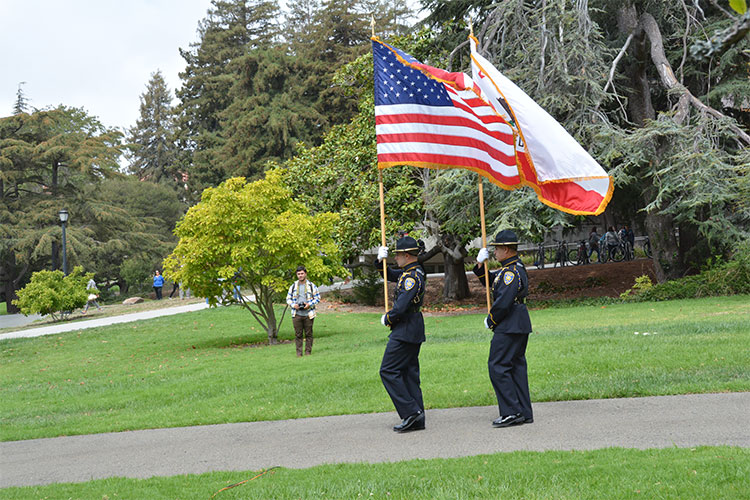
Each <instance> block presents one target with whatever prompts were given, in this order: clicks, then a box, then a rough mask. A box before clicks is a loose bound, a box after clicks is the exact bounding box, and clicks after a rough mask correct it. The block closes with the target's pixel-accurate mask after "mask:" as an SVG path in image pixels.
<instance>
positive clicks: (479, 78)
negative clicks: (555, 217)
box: [469, 36, 614, 215]
mask: <svg viewBox="0 0 750 500" xmlns="http://www.w3.org/2000/svg"><path fill="white" fill-rule="evenodd" d="M469 38H470V41H471V69H472V75H473V80H474V82H475V83H476V84H477V86H478V87H479V88H480V89H481V91H482V94H483V97H484V98H485V99H486V100H487V101H488V102H489V103H490V105H491V106H492V107H493V108H495V111H496V112H497V113H498V114H499V115H500V116H502V117H503V118H504V119H505V120H506V121H507V122H508V124H510V126H511V127H512V128H513V130H514V132H515V135H516V159H517V164H518V171H519V174H520V176H521V181H522V183H523V184H525V185H527V186H530V187H531V188H532V189H534V191H536V194H537V197H538V198H539V200H540V201H541V202H542V203H544V204H545V205H549V206H550V207H552V208H556V209H558V210H562V211H563V212H567V213H571V214H577V215H599V214H600V213H602V212H603V211H604V209H605V208H606V207H607V203H609V200H610V199H611V198H612V191H613V189H614V186H613V183H612V178H611V177H610V176H608V175H607V173H606V172H605V171H604V169H603V168H602V167H601V165H599V163H597V161H596V160H594V159H593V158H592V157H591V155H590V154H589V153H588V152H587V151H586V150H585V149H583V147H581V145H580V144H578V142H576V140H575V139H573V137H572V136H571V135H570V134H569V133H568V132H567V131H566V130H565V129H564V128H563V127H562V125H560V124H559V123H558V122H557V120H555V119H554V118H552V116H550V115H549V113H547V112H546V111H545V110H544V109H542V107H541V106H539V105H538V104H537V103H536V102H534V100H532V99H531V98H530V97H529V96H528V95H526V93H524V91H523V90H521V89H520V88H518V87H517V86H516V84H514V83H513V82H511V81H510V80H509V79H507V78H506V77H505V76H503V74H502V73H500V72H499V71H498V70H497V69H495V67H494V66H492V64H490V62H489V61H487V60H486V59H485V58H484V57H482V56H481V55H480V54H479V52H477V40H476V38H474V37H473V36H472V37H469Z"/></svg>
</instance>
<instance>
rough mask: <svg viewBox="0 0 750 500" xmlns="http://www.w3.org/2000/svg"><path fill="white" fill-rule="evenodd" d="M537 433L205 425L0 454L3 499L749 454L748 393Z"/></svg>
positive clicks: (341, 421)
mask: <svg viewBox="0 0 750 500" xmlns="http://www.w3.org/2000/svg"><path fill="white" fill-rule="evenodd" d="M534 410H535V415H534V418H535V423H533V424H525V425H521V426H517V427H510V428H506V429H493V428H492V427H491V426H490V422H491V420H492V419H493V418H495V417H497V408H496V407H473V408H451V409H444V410H428V411H427V429H426V430H424V431H419V432H413V433H407V434H396V433H395V432H393V431H392V430H391V426H393V425H394V424H395V423H397V421H398V418H397V417H396V414H395V413H373V414H364V415H343V416H334V417H319V418H306V419H297V420H281V421H273V422H250V423H239V424H224V425H206V426H199V427H182V428H173V429H153V430H144V431H132V432H118V433H109V434H94V435H87V436H70V437H60V438H50V439H35V440H29V441H13V442H5V443H0V472H1V474H0V487H8V486H27V485H41V484H49V483H56V482H80V481H88V480H91V479H99V478H106V477H113V476H121V477H133V478H147V477H151V476H172V475H177V474H192V473H202V472H209V471H221V470H227V471H242V470H258V469H262V468H266V467H271V466H274V465H280V466H283V467H291V468H305V467H312V466H314V465H319V464H326V463H342V462H370V463H372V462H389V461H398V460H409V459H415V458H435V457H463V456H472V455H479V454H484V453H496V452H509V451H515V450H539V451H543V450H573V449H579V450H591V449H598V448H605V447H611V446H619V447H625V448H639V449H645V448H667V447H672V446H677V447H692V446H700V445H732V446H741V447H750V392H744V393H723V394H693V395H686V396H658V397H646V398H630V399H601V400H587V401H563V402H553V403H537V404H535V405H534Z"/></svg>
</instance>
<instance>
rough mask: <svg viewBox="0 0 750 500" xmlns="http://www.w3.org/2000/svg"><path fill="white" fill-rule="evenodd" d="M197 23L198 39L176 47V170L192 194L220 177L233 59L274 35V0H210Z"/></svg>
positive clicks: (270, 40) (233, 78) (269, 41)
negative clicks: (181, 65)
mask: <svg viewBox="0 0 750 500" xmlns="http://www.w3.org/2000/svg"><path fill="white" fill-rule="evenodd" d="M211 5H212V7H211V9H209V11H208V14H207V16H206V18H205V19H203V20H202V21H201V22H200V23H199V26H198V35H199V38H200V40H199V41H198V42H197V43H195V44H192V45H191V47H190V49H189V50H183V49H181V50H180V54H181V55H182V57H183V58H184V59H185V62H186V63H187V66H186V67H185V71H183V72H182V73H180V78H181V79H182V82H183V83H182V87H181V88H180V89H178V90H177V97H178V98H179V99H180V104H179V105H178V107H177V117H178V118H177V127H178V144H179V146H180V150H181V151H182V153H181V154H180V157H179V170H180V171H182V172H187V173H188V176H189V178H188V184H189V186H190V189H191V192H192V195H193V196H194V197H196V196H199V195H200V192H201V191H202V189H203V188H204V187H206V186H215V185H217V184H218V183H219V182H221V181H222V180H223V179H224V175H223V173H222V171H221V169H220V168H219V167H218V165H217V162H216V161H215V160H216V152H217V150H218V148H219V147H220V146H221V144H222V142H223V138H222V124H221V113H222V111H224V110H225V109H226V108H227V107H229V105H230V104H231V103H232V97H231V95H230V91H231V88H232V86H233V85H234V83H235V82H236V81H237V71H238V69H239V68H238V66H237V65H231V64H230V63H231V62H232V61H234V60H236V59H238V58H239V57H241V56H242V55H244V54H246V53H247V52H248V51H250V50H253V49H257V48H261V47H267V46H269V45H271V44H272V43H273V42H274V40H276V39H277V38H278V34H279V29H278V25H277V22H276V19H278V13H279V8H278V4H277V2H276V1H260V0H229V1H223V0H213V1H212V2H211Z"/></svg>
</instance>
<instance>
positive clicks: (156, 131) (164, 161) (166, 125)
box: [128, 71, 182, 189]
mask: <svg viewBox="0 0 750 500" xmlns="http://www.w3.org/2000/svg"><path fill="white" fill-rule="evenodd" d="M140 100H141V105H140V117H139V118H138V120H137V121H136V123H135V126H134V127H132V128H131V129H130V130H129V131H128V142H129V144H128V148H129V150H130V164H129V165H128V170H129V171H130V172H131V173H133V174H135V175H136V176H137V177H138V178H139V179H141V180H147V181H151V182H155V183H164V184H167V185H169V186H171V187H172V188H174V189H178V188H179V186H180V184H182V176H181V175H180V173H179V172H177V171H176V169H175V161H176V153H177V152H176V148H175V144H174V139H175V138H174V134H175V131H174V124H173V122H174V117H173V110H172V97H171V95H170V91H169V88H168V87H167V83H166V82H165V81H164V77H163V76H162V74H161V72H160V71H156V72H155V73H153V74H152V75H151V79H150V80H149V82H148V84H147V86H146V91H145V92H144V93H143V94H141V98H140Z"/></svg>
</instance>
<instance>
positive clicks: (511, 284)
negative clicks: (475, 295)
mask: <svg viewBox="0 0 750 500" xmlns="http://www.w3.org/2000/svg"><path fill="white" fill-rule="evenodd" d="M486 264H487V263H486V262H485V265H486ZM500 264H501V265H502V268H500V269H499V270H497V271H490V283H492V300H493V302H492V307H491V308H490V314H489V315H488V316H487V324H488V325H490V328H492V330H493V331H494V332H495V333H531V319H530V318H529V311H528V309H526V304H525V303H524V302H525V299H526V296H527V295H528V294H529V278H528V276H527V275H526V268H525V267H523V263H522V262H521V261H520V259H519V258H518V256H517V255H514V256H513V257H509V258H507V259H505V260H504V261H502V262H501V263H500ZM474 274H476V275H477V276H478V277H479V281H481V282H482V284H483V285H484V268H482V269H481V270H480V269H479V267H478V266H474Z"/></svg>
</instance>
